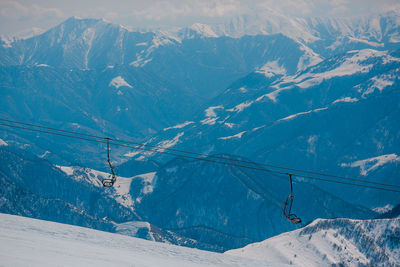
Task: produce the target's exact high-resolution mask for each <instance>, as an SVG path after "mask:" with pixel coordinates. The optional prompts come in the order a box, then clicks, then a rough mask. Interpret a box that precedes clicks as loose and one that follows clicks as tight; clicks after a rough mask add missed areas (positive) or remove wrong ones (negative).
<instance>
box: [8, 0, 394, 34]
mask: <svg viewBox="0 0 400 267" xmlns="http://www.w3.org/2000/svg"><path fill="white" fill-rule="evenodd" d="M270 9H274V10H277V11H279V12H281V13H283V14H285V15H288V16H301V17H310V16H311V17H312V16H336V17H347V16H357V15H364V14H369V13H371V12H382V11H387V10H391V9H397V10H400V0H146V1H143V0H113V1H110V0H68V1H66V0H61V1H60V0H36V1H32V0H0V34H6V35H16V34H20V33H22V32H26V31H28V30H31V29H32V28H39V29H49V28H51V27H53V26H55V25H56V24H58V23H61V22H62V21H63V20H65V19H67V18H68V17H71V16H78V17H82V18H86V17H91V18H104V19H106V20H108V21H111V22H114V23H118V24H123V25H126V26H130V27H134V28H149V27H162V26H187V25H191V24H193V23H196V22H200V23H216V22H220V21H222V20H226V19H229V18H230V17H233V16H237V15H242V14H254V13H256V12H257V13H259V12H266V10H270Z"/></svg>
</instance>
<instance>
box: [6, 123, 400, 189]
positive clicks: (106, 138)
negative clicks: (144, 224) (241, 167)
mask: <svg viewBox="0 0 400 267" xmlns="http://www.w3.org/2000/svg"><path fill="white" fill-rule="evenodd" d="M0 121H6V122H11V123H16V124H21V125H27V126H32V127H37V128H42V129H47V130H53V131H59V132H64V133H69V134H74V135H82V136H86V137H91V138H96V139H102V140H110V141H114V142H120V143H126V144H133V145H138V146H142V147H151V148H156V149H162V150H168V151H173V152H179V153H185V154H189V155H196V156H201V157H207V158H215V159H222V160H225V161H236V162H241V163H247V164H253V165H259V166H265V167H270V168H276V169H283V170H288V171H293V172H302V173H307V174H314V175H318V176H325V177H331V178H337V179H341V180H350V181H354V182H362V183H368V184H374V185H381V186H390V187H397V188H400V185H394V184H386V183H379V182H374V181H367V180H363V179H357V178H351V177H344V176H338V175H332V174H326V173H321V172H314V171H308V170H302V169H295V168H288V167H283V166H277V165H273V164H266V163H261V162H254V161H248V160H242V159H231V158H224V157H221V156H216V155H209V154H204V153H196V152H190V151H185V150H179V149H174V148H167V147H161V146H154V145H148V144H143V143H137V142H132V141H126V140H120V139H114V138H109V137H104V136H97V135H91V134H84V133H80V132H75V131H68V130H61V129H57V128H52V127H47V126H42V125H37V124H32V123H26V122H20V121H13V120H7V119H2V118H0ZM136 149H137V148H136ZM150 151H152V150H150ZM375 180H376V179H375Z"/></svg>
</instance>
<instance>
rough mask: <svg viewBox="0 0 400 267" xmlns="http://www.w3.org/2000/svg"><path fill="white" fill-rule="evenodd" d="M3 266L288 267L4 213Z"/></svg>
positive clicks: (0, 232)
mask: <svg viewBox="0 0 400 267" xmlns="http://www.w3.org/2000/svg"><path fill="white" fill-rule="evenodd" d="M0 223H1V225H2V227H1V228H0V259H1V260H0V265H3V266H14V267H19V266H96V267H101V266H135V267H150V266H165V267H176V266H251V267H253V266H277V267H279V266H288V265H284V264H279V263H268V262H265V261H258V260H252V259H245V258H241V257H236V256H230V255H224V254H220V253H213V252H207V251H201V250H197V249H191V248H185V247H178V246H174V245H169V244H165V243H158V242H152V241H148V240H144V239H139V238H134V237H130V236H124V235H119V234H113V233H107V232H102V231H97V230H93V229H88V228H83V227H78V226H72V225H66V224H60V223H54V222H48V221H42V220H36V219H31V218H25V217H20V216H15V215H8V214H0Z"/></svg>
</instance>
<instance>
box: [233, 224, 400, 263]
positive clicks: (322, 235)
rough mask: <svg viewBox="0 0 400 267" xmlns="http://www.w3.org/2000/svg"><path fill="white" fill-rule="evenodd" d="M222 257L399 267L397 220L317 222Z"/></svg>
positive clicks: (399, 225)
mask: <svg viewBox="0 0 400 267" xmlns="http://www.w3.org/2000/svg"><path fill="white" fill-rule="evenodd" d="M226 254H229V255H237V256H243V257H248V258H252V259H258V260H265V259H268V260H273V261H279V262H285V263H288V264H296V265H300V266H332V265H335V266H371V265H372V266H399V265H400V219H385V220H367V221H358V220H349V219H334V220H322V219H318V220H315V221H314V222H313V223H311V224H310V225H308V226H306V227H304V228H302V229H298V230H295V231H292V232H288V233H284V234H281V235H279V236H276V237H272V238H270V239H267V240H265V241H263V242H259V243H254V244H251V245H248V246H246V247H244V248H241V249H236V250H230V251H228V252H226Z"/></svg>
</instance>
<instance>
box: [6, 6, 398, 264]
mask: <svg viewBox="0 0 400 267" xmlns="http://www.w3.org/2000/svg"><path fill="white" fill-rule="evenodd" d="M399 42H400V15H399V14H398V13H396V12H389V13H385V14H379V15H374V16H369V17H362V18H349V19H328V18H327V19H319V18H315V19H297V18H288V17H286V16H284V15H282V14H279V13H276V12H272V11H271V12H270V14H268V16H266V15H264V16H259V17H257V16H256V17H238V18H236V19H234V20H232V21H230V22H227V23H224V24H219V25H200V24H195V25H193V26H191V27H189V28H185V29H175V30H171V31H158V32H135V31H131V30H129V29H127V28H125V27H123V26H120V25H114V24H111V23H109V22H106V21H104V20H98V19H78V18H70V19H68V20H67V21H65V22H63V23H62V24H60V25H58V26H56V27H54V28H53V29H50V30H49V31H46V32H44V33H42V34H40V35H36V36H33V37H31V38H27V39H20V40H15V41H13V42H2V46H1V47H0V118H5V119H10V120H17V121H24V122H30V123H39V124H43V125H45V126H49V127H56V128H60V129H63V130H72V131H79V132H83V133H86V134H94V135H100V136H109V137H117V138H120V139H125V140H130V141H133V142H138V143H146V144H149V145H153V146H162V147H164V148H173V149H183V150H188V151H193V152H196V153H205V154H211V155H218V156H220V157H226V158H233V159H239V160H254V161H257V162H261V163H267V164H268V163H273V164H275V165H281V166H288V167H291V168H299V169H307V170H314V171H318V172H326V173H331V174H336V175H341V176H348V177H357V178H360V179H365V180H369V181H375V182H380V183H390V184H399V174H400V150H399V148H400V143H399V141H400V138H399V136H400V123H399V120H398V118H399V117H400V114H399V113H400V104H399V103H400V91H399V86H400V81H399V77H400V76H399V70H400V50H399V49H400V44H399ZM0 138H1V139H0V141H1V142H0V156H1V159H2V160H1V162H0V178H1V180H2V182H3V184H4V185H6V186H3V187H2V188H1V189H0V190H1V200H0V211H1V212H5V213H11V214H18V215H24V216H29V217H34V218H41V219H46V220H53V221H57V222H62V223H69V224H77V225H81V226H87V227H92V228H96V229H101V230H107V231H112V232H119V233H123V234H127V235H132V236H139V237H142V238H146V239H151V240H156V241H162V242H170V243H173V244H178V245H185V246H191V247H196V248H201V249H207V250H213V251H226V250H228V249H233V248H238V247H242V246H244V245H246V244H249V243H253V242H258V241H262V240H264V239H266V238H269V237H272V236H275V235H277V234H281V233H284V232H287V231H290V230H294V229H296V227H294V226H293V225H292V224H290V223H289V222H287V221H286V219H285V218H284V217H283V216H282V202H283V201H284V200H285V198H286V196H287V195H288V193H289V192H288V190H289V183H288V179H287V177H275V176H273V175H270V174H266V173H264V172H261V173H260V172H257V171H255V170H254V171H253V170H245V169H242V168H239V167H235V166H224V165H219V164H213V163H207V162H204V161H200V160H186V159H180V158H174V157H171V156H166V155H160V154H157V153H152V152H149V151H146V152H143V151H140V150H139V151H138V150H137V149H131V148H127V147H114V146H112V149H111V157H112V161H113V163H114V164H116V165H119V167H120V175H121V177H119V179H118V180H117V184H116V186H115V188H112V189H110V190H104V189H103V188H102V187H101V184H100V180H101V179H103V178H104V177H105V176H107V175H108V174H107V172H108V169H107V165H106V150H105V146H104V145H103V144H97V143H90V142H86V141H83V140H76V139H66V138H65V137H61V136H56V137H55V136H52V135H46V134H38V133H32V132H24V131H22V130H18V129H11V128H5V127H4V126H0ZM294 179H295V180H294V188H295V204H294V205H295V206H294V208H295V210H296V214H298V215H299V216H300V217H302V219H303V222H304V223H303V224H302V225H301V227H302V226H305V225H307V224H308V223H310V222H312V221H314V220H315V219H317V218H338V217H346V218H351V219H372V218H375V217H377V216H379V214H378V213H381V212H382V211H384V210H385V209H390V208H391V207H394V206H395V205H397V204H399V203H400V194H398V193H391V192H381V191H377V190H373V189H366V188H355V187H350V186H344V185H332V184H328V183H323V182H315V181H310V180H306V179H302V178H299V177H294ZM310 199H311V200H312V201H311V202H310ZM322 222H323V221H322ZM322 222H321V221H318V222H316V223H314V224H316V225H320V224H322ZM336 223H338V225H341V226H338V227H339V228H340V227H344V228H346V227H347V226H345V225H352V221H346V223H344V222H342V221H335V223H333V224H329V223H327V224H328V225H329V227H328V226H326V227H327V228H329V229H333V230H332V231H336V230H334V229H336V228H335V227H336V226H335V224H336ZM314 224H312V225H314ZM312 225H311V226H312ZM311 226H310V227H311ZM321 227H322V226H321ZM374 227H375V226H374ZM306 229H307V228H306ZM321 229H322V228H321ZM324 229H325V228H324ZM346 229H347V228H346ZM316 231H317V230H316ZM318 231H319V230H318ZM327 231H328V230H327ZM329 231H330V230H329ZM296 233H298V232H296ZM290 235H293V233H290ZM351 238H352V237H348V238H347V239H351ZM387 240H388V241H385V242H386V243H388V242H390V240H389V239H387ZM285 242H286V241H285ZM297 245H298V244H297ZM357 247H359V246H358V245H357ZM295 249H296V250H297V247H296V248H295ZM340 251H343V249H342V250H340ZM312 253H317V254H318V253H320V254H321V252H320V251H313V252H312ZM329 253H333V250H331V248H330V250H329ZM329 253H328V252H326V254H327V255H328V254H329ZM354 253H355V254H351V253H350V254H351V255H350V256H349V257H347V256H346V255H345V254H343V255H342V254H341V253H340V255H342V256H343V257H342V258H335V259H331V258H329V257H327V258H326V259H323V260H322V261H321V264H322V263H323V264H325V263H327V264H328V263H332V264H336V263H338V264H339V263H340V262H341V261H345V260H350V261H351V262H352V263H354V262H355V261H354V258H355V257H356V256H355V255H359V256H360V257H361V256H362V255H361V254H362V253H364V252H360V253H361V254H357V253H359V252H357V253H356V252H354ZM329 255H330V254H329ZM363 255H365V254H363ZM371 255H372V254H371ZM373 255H375V254H373ZM393 255H395V254H393ZM285 257H286V256H285ZM288 257H289V256H288ZM288 257H286V258H285V262H288V261H290V260H291V261H293V259H292V258H288ZM363 257H364V256H363ZM368 257H371V256H370V255H369V256H365V259H368V260H370V258H368ZM390 257H391V256H390ZM390 257H389V258H390ZM363 259H364V258H363ZM363 259H361V258H360V260H361V261H362V262H361V263H362V264H369V261H368V260H363ZM294 262H295V261H294ZM310 262H312V261H310ZM387 262H388V263H390V264H392V263H391V261H390V260H388V261H387ZM372 263H373V262H372ZM298 264H300V265H302V264H303V263H302V262H298ZM303 265H304V264H303Z"/></svg>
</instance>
